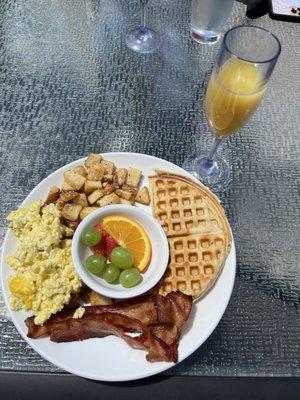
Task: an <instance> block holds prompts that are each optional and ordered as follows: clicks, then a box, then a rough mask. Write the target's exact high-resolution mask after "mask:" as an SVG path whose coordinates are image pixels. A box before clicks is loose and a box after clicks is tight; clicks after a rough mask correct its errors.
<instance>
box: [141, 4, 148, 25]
mask: <svg viewBox="0 0 300 400" xmlns="http://www.w3.org/2000/svg"><path fill="white" fill-rule="evenodd" d="M147 2H148V0H141V30H143V31H144V30H145V28H146V6H147Z"/></svg>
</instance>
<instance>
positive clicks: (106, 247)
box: [91, 224, 118, 259]
mask: <svg viewBox="0 0 300 400" xmlns="http://www.w3.org/2000/svg"><path fill="white" fill-rule="evenodd" d="M95 229H96V230H98V231H99V232H100V233H101V235H102V239H101V241H100V243H99V244H97V245H96V246H92V247H91V250H92V252H93V253H96V254H102V255H103V256H104V257H106V258H108V259H110V255H111V252H112V251H113V249H114V248H116V247H118V243H117V242H116V241H115V240H114V238H113V237H111V236H110V235H109V234H108V233H107V232H106V230H105V229H104V228H103V226H102V225H101V224H98V225H96V226H95Z"/></svg>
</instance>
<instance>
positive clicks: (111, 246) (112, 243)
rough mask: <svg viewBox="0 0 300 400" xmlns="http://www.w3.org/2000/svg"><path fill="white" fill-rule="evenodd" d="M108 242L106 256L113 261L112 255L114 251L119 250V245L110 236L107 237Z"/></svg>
mask: <svg viewBox="0 0 300 400" xmlns="http://www.w3.org/2000/svg"><path fill="white" fill-rule="evenodd" d="M105 240H106V254H107V258H109V259H110V260H111V253H112V251H113V250H114V249H115V248H117V247H118V246H119V245H118V243H117V242H116V241H115V239H114V238H112V237H111V236H109V235H108V234H107V236H106V237H105Z"/></svg>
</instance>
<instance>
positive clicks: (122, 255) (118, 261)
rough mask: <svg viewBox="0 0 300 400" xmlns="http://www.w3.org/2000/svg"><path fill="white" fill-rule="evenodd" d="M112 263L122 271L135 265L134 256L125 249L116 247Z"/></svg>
mask: <svg viewBox="0 0 300 400" xmlns="http://www.w3.org/2000/svg"><path fill="white" fill-rule="evenodd" d="M111 261H112V263H114V264H115V265H116V266H117V267H119V268H121V269H127V268H132V267H133V264H134V258H133V255H132V254H131V252H130V250H128V249H125V247H116V248H115V249H114V250H113V251H112V253H111Z"/></svg>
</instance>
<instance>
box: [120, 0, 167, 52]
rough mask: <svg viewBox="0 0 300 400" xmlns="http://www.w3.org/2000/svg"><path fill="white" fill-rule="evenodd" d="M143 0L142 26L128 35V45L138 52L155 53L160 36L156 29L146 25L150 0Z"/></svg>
mask: <svg viewBox="0 0 300 400" xmlns="http://www.w3.org/2000/svg"><path fill="white" fill-rule="evenodd" d="M140 2H141V23H140V26H139V27H138V28H136V29H134V30H132V31H131V32H129V33H128V35H127V36H126V45H127V47H129V48H130V49H131V50H133V51H136V52H138V53H153V52H154V51H155V50H156V49H157V48H158V46H159V42H160V36H159V34H158V33H157V32H155V31H154V30H152V29H150V28H147V27H146V9H147V4H148V0H140Z"/></svg>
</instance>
